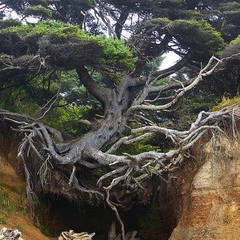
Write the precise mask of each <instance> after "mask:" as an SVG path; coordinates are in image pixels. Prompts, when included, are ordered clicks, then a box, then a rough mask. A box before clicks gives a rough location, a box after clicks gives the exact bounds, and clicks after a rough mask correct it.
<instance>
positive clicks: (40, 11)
mask: <svg viewBox="0 0 240 240" xmlns="http://www.w3.org/2000/svg"><path fill="white" fill-rule="evenodd" d="M0 7H1V8H0V9H1V20H0V91H1V94H0V96H1V97H0V106H1V111H0V115H1V119H2V123H5V122H8V123H9V124H10V125H12V126H13V127H14V129H17V131H18V132H20V133H21V134H22V141H21V143H20V147H19V156H21V157H22V161H23V168H24V170H25V177H26V179H27V181H28V194H29V197H30V199H31V200H32V201H31V202H32V207H34V201H33V195H31V193H32V192H35V193H36V194H39V193H41V192H42V191H45V192H51V193H57V194H61V195H64V196H66V197H68V198H70V199H75V200H76V201H83V202H85V203H87V204H92V205H98V204H100V203H102V202H103V201H106V202H107V204H108V205H109V206H110V207H111V208H112V209H113V210H114V211H115V210H116V205H117V206H121V207H122V208H126V209H129V208H131V207H132V206H133V205H134V204H140V202H141V203H144V204H145V203H147V201H148V199H144V200H142V199H141V191H142V189H143V187H142V184H143V183H144V182H145V181H146V180H148V179H152V177H153V176H156V177H158V178H159V177H160V178H163V177H166V176H170V175H174V171H175V169H176V168H177V166H179V165H180V164H181V163H182V162H183V161H184V157H185V156H186V153H187V152H188V151H189V149H190V148H191V146H193V145H194V143H195V142H196V141H197V140H198V139H199V138H200V137H201V136H203V134H204V133H205V132H207V131H208V130H209V129H211V130H212V131H213V130H216V131H217V130H219V128H218V127H217V126H216V124H213V125H211V124H210V123H209V120H210V119H211V120H212V121H213V120H214V121H216V122H217V123H218V121H220V120H217V118H216V113H214V112H206V111H207V110H210V109H211V107H212V106H214V105H215V104H216V103H217V102H219V100H220V99H221V97H222V96H223V95H226V94H227V95H228V96H230V97H233V96H235V95H237V94H238V92H239V74H240V72H239V59H240V58H239V56H240V47H239V46H240V40H239V38H240V37H239V36H240V35H239V34H240V27H239V26H240V25H239V19H240V4H239V3H238V2H236V1H224V0H217V1H213V0H202V1H198V0H162V1H152V0H144V1H142V0H139V1H135V0H131V1H119V0H118V1H115V0H109V1H108V0H106V1H100V0H96V1H92V0H80V1H77V0H68V1H58V0H53V1H52V0H39V1H30V0H29V1H25V0H20V1H19V0H18V1H15V0H5V1H1V6H0ZM12 11H14V12H16V13H17V14H18V17H19V20H16V19H12V18H11V16H10V15H9V14H10V13H11V12H12ZM9 16H10V17H9ZM29 17H31V18H35V20H36V21H37V23H31V19H30V18H29ZM170 52H172V53H175V55H177V56H178V59H179V60H178V61H172V62H171V63H170V65H169V67H168V68H166V69H162V68H161V61H162V60H163V59H164V57H165V56H166V54H168V53H170ZM201 110H204V111H203V112H201ZM197 114H199V115H198V117H197V120H196V121H195V122H193V123H192V122H191V121H190V120H193V119H194V118H196V116H197ZM223 114H229V112H220V113H218V116H222V115H223ZM186 115H187V116H189V119H190V120H189V121H190V122H188V121H185V120H184V119H185V118H184V117H186ZM183 122H184V123H183ZM182 123H183V124H182ZM171 127H172V128H171ZM63 132H64V133H63ZM165 138H167V139H169V141H167V140H164V139H165ZM156 139H157V140H156ZM82 175H83V176H84V177H83V176H82ZM60 176H64V177H63V178H61V177H60ZM59 179H62V180H61V181H60V182H59ZM49 183H50V184H49ZM58 186H60V187H58ZM129 191H130V192H131V195H129ZM34 196H35V195H34ZM112 199H114V201H115V202H116V205H115V204H114V203H112V202H111V201H112ZM136 199H137V200H136ZM115 212H117V211H115ZM120 222H121V221H120ZM122 236H124V228H123V223H122ZM123 239H124V237H123Z"/></svg>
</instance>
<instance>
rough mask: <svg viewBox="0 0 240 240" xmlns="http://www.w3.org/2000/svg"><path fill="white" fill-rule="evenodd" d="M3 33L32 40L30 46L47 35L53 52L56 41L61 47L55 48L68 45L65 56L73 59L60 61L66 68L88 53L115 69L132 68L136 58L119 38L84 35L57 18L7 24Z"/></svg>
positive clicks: (97, 62) (79, 30) (96, 60)
mask: <svg viewBox="0 0 240 240" xmlns="http://www.w3.org/2000/svg"><path fill="white" fill-rule="evenodd" d="M6 34H8V35H9V34H11V36H12V38H14V35H15V36H17V37H19V38H21V41H22V38H25V39H26V41H27V42H28V44H30V43H31V42H32V44H33V45H34V44H36V42H38V41H39V39H41V38H42V37H46V36H48V38H49V41H50V43H52V44H54V45H53V46H52V47H54V46H55V51H57V46H58V45H56V44H62V45H59V47H61V48H60V49H59V51H63V50H62V49H64V48H65V49H66V50H68V48H69V50H68V55H69V58H71V59H73V61H72V62H71V61H70V63H69V60H67V59H66V60H64V62H65V65H67V66H68V67H69V65H68V64H72V67H73V66H74V63H76V61H77V60H78V59H79V61H80V60H81V57H82V56H81V55H80V54H86V55H89V57H90V56H91V55H90V54H95V56H92V58H91V61H92V62H95V63H96V64H99V65H104V66H105V67H107V68H110V69H112V70H118V71H119V70H121V71H122V70H132V69H133V67H134V63H135V61H136V59H135V58H133V57H132V53H131V51H130V49H129V48H128V47H127V46H126V45H124V42H123V41H121V40H113V39H107V38H104V37H96V36H88V35H87V34H85V33H84V32H83V31H82V30H81V29H80V28H79V27H78V26H72V25H67V24H64V23H62V22H59V21H46V22H39V23H37V24H36V25H35V26H32V25H22V26H15V27H9V28H6V29H3V30H1V31H0V37H1V36H5V35H6ZM8 38H9V37H8ZM6 41H7V38H6ZM30 41H31V42H30ZM40 42H41V41H40ZM71 43H72V44H71ZM2 44H4V41H2ZM63 44H67V46H66V47H64V46H63ZM76 44H79V45H76ZM49 47H50V46H49ZM82 48H84V50H85V51H86V53H85V51H83V49H82ZM3 50H4V49H3ZM3 50H2V51H3ZM87 51H89V54H87V53H88V52H87ZM52 52H53V50H52ZM56 55H57V52H56ZM61 57H62V56H61V55H59V61H61V59H60V58H61ZM54 58H56V56H54ZM93 58H96V59H93ZM63 65H64V63H63ZM61 66H62V65H61Z"/></svg>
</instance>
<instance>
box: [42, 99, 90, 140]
mask: <svg viewBox="0 0 240 240" xmlns="http://www.w3.org/2000/svg"><path fill="white" fill-rule="evenodd" d="M59 105H60V106H61V107H57V108H54V109H53V110H52V111H51V113H50V114H49V115H48V116H47V117H46V122H47V124H48V125H49V126H51V127H54V128H56V129H59V130H62V131H64V132H66V133H68V134H70V135H72V136H77V135H79V134H81V133H83V132H85V131H86V130H87V129H86V126H85V125H82V124H80V123H79V120H80V119H81V118H82V116H83V114H84V113H85V112H86V111H89V110H91V109H92V107H91V106H90V105H86V106H77V105H76V104H66V102H65V101H64V100H61V101H60V102H59Z"/></svg>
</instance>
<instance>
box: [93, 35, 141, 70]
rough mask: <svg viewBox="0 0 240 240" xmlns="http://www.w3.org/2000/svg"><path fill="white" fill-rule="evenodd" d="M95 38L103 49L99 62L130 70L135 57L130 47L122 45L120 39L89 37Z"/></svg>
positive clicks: (122, 42)
mask: <svg viewBox="0 0 240 240" xmlns="http://www.w3.org/2000/svg"><path fill="white" fill-rule="evenodd" d="M91 38H92V39H94V40H96V41H97V42H98V44H99V45H100V46H101V48H102V49H103V56H102V58H101V62H102V63H103V64H105V65H108V64H110V65H111V66H112V67H113V68H120V69H124V68H126V70H131V69H133V67H134V63H135V62H136V60H137V59H136V58H133V56H132V53H131V51H130V49H129V48H128V47H127V46H126V45H124V41H122V40H113V39H107V38H103V37H91Z"/></svg>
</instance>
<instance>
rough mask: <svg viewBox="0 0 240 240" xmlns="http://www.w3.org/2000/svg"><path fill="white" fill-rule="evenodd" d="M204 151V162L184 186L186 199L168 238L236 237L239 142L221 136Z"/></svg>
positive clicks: (239, 205) (239, 220)
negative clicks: (189, 183) (187, 184)
mask: <svg viewBox="0 0 240 240" xmlns="http://www.w3.org/2000/svg"><path fill="white" fill-rule="evenodd" d="M204 151H205V154H206V161H205V163H204V164H203V165H202V167H201V168H200V169H199V170H198V172H197V173H196V175H195V176H194V179H193V181H192V184H191V185H190V187H189V189H188V191H186V189H185V192H189V194H188V196H187V201H186V200H185V201H183V202H182V212H181V216H180V218H179V221H178V225H177V227H176V228H175V229H174V231H173V233H172V235H171V237H170V240H188V239H218V240H219V239H222V240H226V239H239V236H240V229H239V223H240V216H239V213H240V141H239V140H237V139H235V140H230V139H228V138H227V137H226V136H221V138H219V139H212V140H211V141H209V142H208V144H207V145H206V146H205V149H204ZM183 188H184V186H183Z"/></svg>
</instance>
